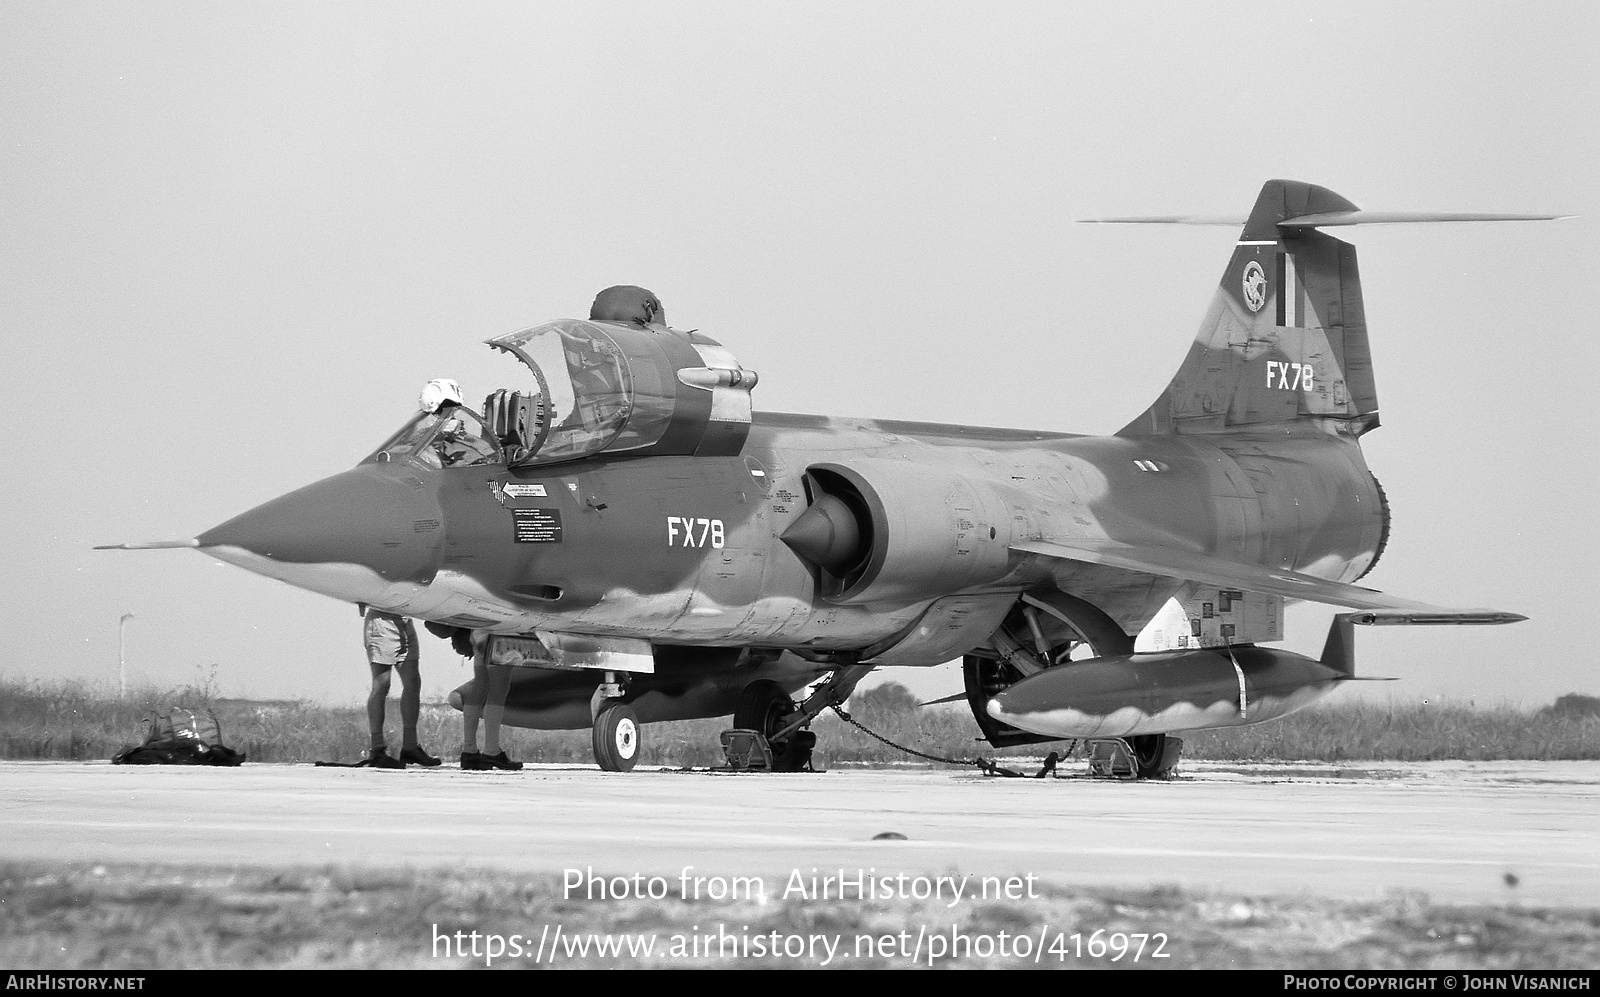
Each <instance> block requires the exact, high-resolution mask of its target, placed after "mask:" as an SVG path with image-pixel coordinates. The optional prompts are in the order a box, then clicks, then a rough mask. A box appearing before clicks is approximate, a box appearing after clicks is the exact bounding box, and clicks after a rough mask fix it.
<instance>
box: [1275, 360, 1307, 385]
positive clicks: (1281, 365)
mask: <svg viewBox="0 0 1600 997" xmlns="http://www.w3.org/2000/svg"><path fill="white" fill-rule="evenodd" d="M1291 371H1293V376H1292V377H1291V376H1290V372H1291ZM1312 373H1313V372H1312V369H1311V365H1310V364H1308V363H1285V362H1284V361H1282V360H1268V361H1267V387H1269V388H1286V389H1288V390H1289V391H1294V390H1297V389H1298V390H1301V391H1311V390H1314V389H1313V385H1312Z"/></svg>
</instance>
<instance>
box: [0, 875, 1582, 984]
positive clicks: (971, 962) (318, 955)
mask: <svg viewBox="0 0 1600 997" xmlns="http://www.w3.org/2000/svg"><path fill="white" fill-rule="evenodd" d="M0 900H3V901H4V904H3V906H0V929H3V930H0V965H8V966H26V967H29V968H30V969H53V968H72V969H90V970H92V969H120V970H127V969H130V968H148V969H159V968H218V967H227V968H268V967H273V968H301V969H308V968H335V967H338V968H384V969H410V968H418V969H420V968H448V967H458V966H459V967H471V966H485V965H489V966H491V967H493V968H516V967H533V966H541V965H543V966H548V965H555V966H566V967H573V968H623V967H632V968H644V967H663V968H667V967H685V968H687V967H721V968H791V967H793V968H798V967H816V966H821V965H826V966H829V967H832V968H854V969H866V968H880V967H882V968H910V967H913V966H923V967H926V966H930V965H931V966H933V967H934V968H940V967H969V968H997V969H998V968H1032V967H1035V966H1037V967H1040V968H1066V969H1078V968H1096V969H1102V968H1125V969H1133V968H1146V969H1150V968H1157V969H1247V968H1256V969H1259V968H1272V969H1283V968H1295V969H1341V970H1350V969H1542V970H1551V969H1565V968H1576V969H1592V968H1593V967H1594V966H1596V965H1600V912H1595V911H1551V910H1524V909H1519V908H1516V907H1510V908H1503V907H1502V908H1487V907H1451V906H1444V905H1437V904H1433V903H1430V902H1429V901H1428V900H1427V899H1426V898H1424V897H1421V896H1417V895H1414V894H1395V895H1391V896H1389V897H1387V898H1385V899H1383V900H1381V901H1376V902H1347V901H1334V900H1327V899H1319V898H1311V897H1302V898H1295V897H1274V898H1263V897H1251V896H1242V895H1226V894H1211V893H1200V892H1194V891H1186V890H1179V889H1175V888H1157V889H1146V890H1120V891H1112V890H1090V889H1073V890H1047V891H1046V894H1045V896H1044V897H1043V898H1041V899H1036V900H1031V901H1028V902H1027V903H1026V905H1023V904H1020V903H1018V904H1011V903H1004V902H986V903H981V904H973V905H970V906H969V907H967V908H966V909H965V910H963V911H960V912H955V913H953V912H951V911H950V910H948V909H946V908H944V907H943V905H942V903H938V902H933V903H919V902H916V901H904V902H896V903H886V902H860V901H856V902H809V903H801V902H796V901H776V900H769V901H768V902H767V903H765V904H760V905H758V904H755V903H753V902H745V903H742V904H741V903H737V902H735V903H727V902H724V903H716V904H713V903H695V902H685V901H682V900H677V899H674V898H673V897H671V896H669V897H668V898H666V899H663V900H657V901H653V900H644V901H627V902H621V901H619V902H616V903H598V904H597V903H590V902H585V901H583V900H581V899H575V900H570V901H568V900H563V899H561V889H560V883H559V882H558V881H557V880H556V879H555V878H554V877H549V876H545V877H519V876H514V875H505V874H498V873H490V872H465V873H454V874H452V873H444V872H416V871H407V870H377V869H342V870H341V869H326V868H324V869H302V870H289V871H281V870H266V869H195V868H176V867H159V866H156V867H152V866H138V867H131V866H128V867H124V866H109V867H108V866H103V865H101V866H68V867H50V868H46V867H41V866H33V865H23V864H11V865H0ZM558 926H559V928H560V930H561V937H564V938H565V939H566V941H565V943H564V944H563V943H560V942H555V943H553V944H551V943H550V942H551V932H552V931H554V929H556V928H557V927H558ZM923 930H926V931H927V932H928V933H929V934H930V936H931V935H933V934H939V935H940V936H941V937H942V938H944V939H946V941H944V942H942V943H941V944H940V946H935V945H934V944H932V942H931V941H925V942H924V943H923V944H922V945H921V947H920V954H918V955H917V956H916V957H912V956H910V955H907V954H902V953H901V952H900V951H899V944H901V943H898V942H897V943H895V945H894V951H893V952H892V954H889V955H885V953H884V951H883V950H882V949H881V948H879V946H880V945H881V944H882V939H883V938H884V937H885V936H890V935H896V934H897V933H899V932H902V931H904V932H907V938H906V940H905V942H904V943H903V944H905V947H906V948H908V949H909V948H911V944H910V939H911V938H914V937H916V936H917V934H918V933H919V931H923ZM1097 931H1099V932H1101V934H1100V936H1099V938H1098V941H1096V940H1095V934H1094V933H1095V932H1097ZM456 932H462V933H463V934H462V936H461V938H462V944H463V947H464V948H465V949H466V951H465V952H461V951H459V950H457V949H456V948H455V944H454V942H455V937H456V935H455V933H456ZM472 932H478V933H479V936H480V937H479V939H477V940H476V941H473V940H471V933H472ZM774 932H775V933H776V937H777V938H780V939H782V944H783V945H784V947H785V949H787V952H788V953H795V952H797V951H800V949H801V946H802V945H803V946H804V951H803V952H802V953H801V954H783V955H779V956H776V957H773V956H771V955H769V954H767V950H768V949H770V948H771V947H772V942H770V941H768V942H766V943H765V945H764V947H763V948H761V949H756V948H743V949H741V948H740V946H741V944H747V943H748V942H749V941H750V940H753V939H754V938H755V937H757V936H762V937H763V938H764V939H770V938H773V937H774V936H773V934H772V933H774ZM1002 932H1003V933H1005V936H1006V937H1007V938H1008V939H1009V943H1005V942H1002V941H1001V933H1002ZM723 933H726V934H729V935H732V936H733V937H734V938H735V939H736V940H735V941H734V942H733V943H732V944H733V948H732V950H731V951H729V950H728V949H726V948H725V949H723V950H722V951H721V952H713V953H711V954H709V955H708V954H706V953H705V952H704V951H700V952H696V951H695V949H694V947H693V943H692V940H691V939H692V938H693V937H694V936H697V935H698V936H702V937H704V936H707V935H710V936H711V937H713V938H717V937H721V935H722V934H723ZM513 934H515V935H520V936H521V938H520V939H518V940H517V941H516V942H515V943H513V942H512V941H511V939H510V936H512V935H513ZM625 935H626V936H628V937H627V939H625V938H624V936H625ZM1074 935H1076V936H1077V938H1076V940H1075V939H1074V937H1073V936H1074ZM1138 935H1144V936H1146V937H1145V938H1144V939H1143V940H1142V942H1141V941H1140V940H1139V939H1137V937H1136V936H1138ZM441 936H448V938H447V940H445V941H443V943H442V944H441V941H440V938H441ZM490 936H497V937H498V938H499V939H500V941H499V942H498V943H494V942H491V940H490ZM979 936H983V937H985V938H987V942H983V941H976V939H977V938H978V937H979ZM963 937H964V938H966V939H967V940H966V942H965V943H963V942H962V941H961V940H960V939H962V938H963ZM1022 937H1026V938H1027V939H1028V942H1027V945H1028V949H1029V954H1028V955H1027V956H1019V955H1018V954H1017V953H1018V951H1019V950H1020V947H1021V944H1020V942H1019V941H1018V939H1019V938H1022ZM602 938H603V939H607V941H606V942H605V944H607V945H611V944H627V943H628V940H631V942H632V944H633V946H634V949H633V954H631V955H629V954H626V953H624V954H620V955H618V954H606V955H602V954H600V953H599V951H598V949H597V947H596V946H597V945H598V944H600V943H599V941H598V940H599V939H602ZM792 938H793V939H799V940H803V941H802V942H791V941H790V939H792ZM541 939H542V940H544V941H545V942H546V943H547V944H545V945H544V947H543V949H542V954H538V955H537V958H536V953H540V949H539V948H538V946H539V944H540V941H541ZM817 939H821V940H822V941H823V944H821V945H818V944H816V942H815V941H814V940H817ZM829 939H832V940H833V943H834V944H833V948H832V950H831V957H830V955H829V949H828V948H827V940H829ZM862 939H866V941H865V942H863V941H862ZM740 940H744V941H740ZM1041 940H1042V941H1043V945H1042V946H1041V945H1040V944H1039V943H1040V941H1041ZM646 944H648V945H649V946H651V949H650V952H649V954H645V953H644V952H643V951H642V946H643V945H646ZM716 944H719V945H721V944H724V943H722V942H717V943H716ZM963 944H964V945H965V948H963ZM1136 944H1137V945H1139V946H1140V949H1142V951H1139V952H1138V953H1137V955H1138V957H1137V958H1135V957H1134V956H1135V948H1134V946H1135V945H1136ZM492 947H497V948H498V949H499V951H498V953H493V948H492ZM675 947H676V948H677V949H678V950H679V951H680V953H681V954H678V955H675V954H673V953H674V948H675ZM474 948H476V951H477V953H478V954H477V955H476V956H474V955H473V950H474ZM940 948H943V949H944V951H943V952H941V953H939V955H940V957H938V958H933V957H932V955H933V954H934V953H935V952H937V951H938V950H939V949H940ZM584 949H586V951H582V950H584ZM519 951H520V953H521V954H520V957H518V956H517V955H516V954H515V953H517V952H519ZM491 954H496V955H498V959H493V958H490V956H491ZM1118 956H1120V957H1118ZM825 958H826V959H827V960H828V961H827V962H824V959H825Z"/></svg>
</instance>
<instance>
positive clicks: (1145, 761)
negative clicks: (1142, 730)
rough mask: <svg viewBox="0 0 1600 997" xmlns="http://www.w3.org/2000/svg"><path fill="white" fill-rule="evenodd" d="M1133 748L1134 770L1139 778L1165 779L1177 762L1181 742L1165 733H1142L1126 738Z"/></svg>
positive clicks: (1181, 747) (1181, 745)
mask: <svg viewBox="0 0 1600 997" xmlns="http://www.w3.org/2000/svg"><path fill="white" fill-rule="evenodd" d="M1128 747H1130V748H1132V749H1133V765H1134V771H1135V772H1136V773H1137V774H1138V776H1139V778H1141V779H1165V778H1167V777H1169V776H1170V775H1171V774H1172V770H1173V768H1175V767H1176V766H1177V764H1178V756H1179V755H1180V754H1181V753H1182V751H1183V742H1182V741H1181V740H1179V739H1178V738H1176V737H1170V736H1168V735H1166V734H1144V735H1141V736H1139V737H1130V738H1128Z"/></svg>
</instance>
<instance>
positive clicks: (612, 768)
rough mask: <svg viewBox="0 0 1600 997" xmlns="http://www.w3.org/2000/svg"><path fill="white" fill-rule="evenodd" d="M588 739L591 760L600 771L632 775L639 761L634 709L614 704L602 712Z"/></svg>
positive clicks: (637, 730)
mask: <svg viewBox="0 0 1600 997" xmlns="http://www.w3.org/2000/svg"><path fill="white" fill-rule="evenodd" d="M590 736H591V743H592V745H593V746H594V760H595V761H596V762H598V763H599V765H600V768H601V769H602V770H603V771H606V772H631V771H633V766H634V765H635V763H637V762H638V761H639V715H638V714H637V713H635V712H633V707H631V706H628V705H626V704H624V703H613V704H612V705H610V706H607V707H606V708H605V709H603V710H601V711H600V715H599V716H597V717H595V718H594V727H593V729H592V730H591V731H590Z"/></svg>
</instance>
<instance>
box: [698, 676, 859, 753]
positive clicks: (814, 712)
mask: <svg viewBox="0 0 1600 997" xmlns="http://www.w3.org/2000/svg"><path fill="white" fill-rule="evenodd" d="M872 669H873V666H872V665H844V666H841V667H839V668H837V669H835V670H834V672H833V673H832V674H830V675H829V676H828V677H827V679H826V680H824V681H823V682H822V684H821V685H819V686H817V687H816V689H814V690H812V693H811V695H809V696H807V697H806V699H805V702H803V703H798V704H797V703H795V701H794V700H792V699H790V698H789V694H788V693H787V692H785V691H784V688H783V686H781V685H779V684H778V683H776V682H774V681H772V680H771V679H756V680H755V681H754V682H751V683H750V684H749V685H747V686H745V687H744V691H743V692H741V693H740V694H739V701H738V704H737V705H736V706H735V707H734V711H733V726H734V729H733V730H729V731H723V733H722V749H723V753H724V755H725V756H726V757H727V760H728V767H729V768H732V769H737V770H741V771H749V770H757V769H765V770H768V771H772V772H807V771H810V770H811V752H812V749H814V748H815V747H816V744H817V735H816V734H814V733H812V732H811V731H809V730H806V729H805V728H806V727H808V726H809V725H810V724H811V721H813V720H815V719H816V718H817V717H818V716H819V715H820V714H821V713H822V711H823V710H826V709H827V708H828V707H830V706H837V705H839V704H841V703H843V702H844V701H845V700H846V699H849V698H850V693H852V692H854V691H855V687H856V683H858V682H860V681H861V680H862V679H863V678H865V677H866V675H867V673H868V672H870V671H872Z"/></svg>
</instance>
